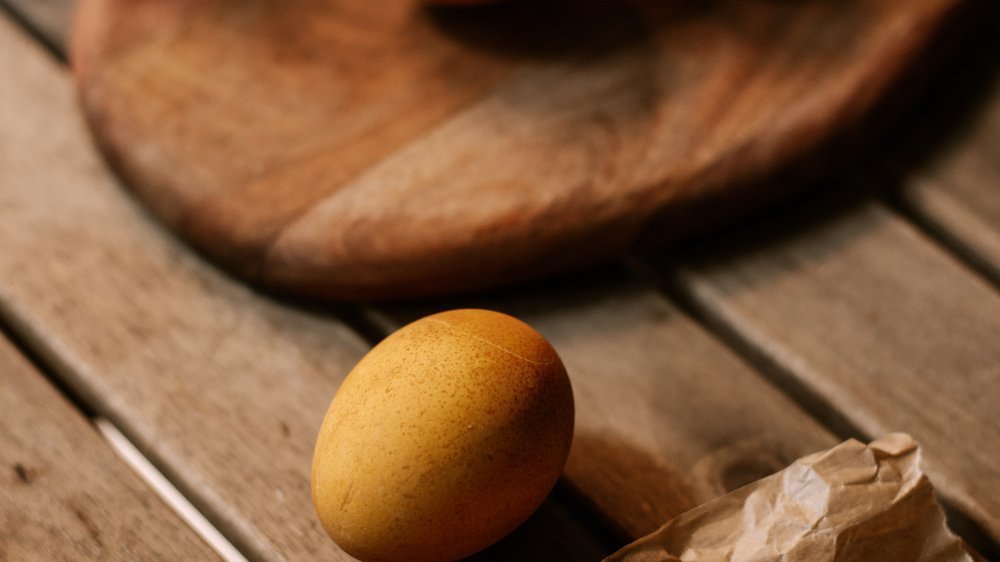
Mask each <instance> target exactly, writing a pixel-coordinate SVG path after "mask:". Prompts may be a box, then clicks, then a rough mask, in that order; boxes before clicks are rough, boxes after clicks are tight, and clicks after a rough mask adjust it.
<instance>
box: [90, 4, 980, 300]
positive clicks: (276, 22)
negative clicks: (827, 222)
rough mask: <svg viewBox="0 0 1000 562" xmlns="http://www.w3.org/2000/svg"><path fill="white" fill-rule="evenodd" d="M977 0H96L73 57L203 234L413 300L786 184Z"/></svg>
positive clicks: (145, 169)
mask: <svg viewBox="0 0 1000 562" xmlns="http://www.w3.org/2000/svg"><path fill="white" fill-rule="evenodd" d="M966 4H967V2H966V1H963V0H891V1H887V0H853V1H850V2H847V3H845V2H843V1H832V0H807V1H800V2H792V3H788V2H773V1H770V0H750V1H748V0H731V1H728V0H727V1H721V2H712V3H709V4H697V5H695V4H691V3H676V2H661V1H657V0H635V1H631V2H625V3H622V2H608V1H605V0H585V1H574V2H562V1H550V2H515V3H509V4H501V5H496V6H492V7H485V8H481V9H476V10H466V11H455V10H437V11H433V10H427V9H421V8H420V7H419V5H418V3H417V2H415V1H414V0H409V1H400V0H382V1H370V0H340V1H337V2H330V1H307V0H300V1H294V2H278V1H273V0H272V1H266V2H254V3H246V2H231V1H228V0H211V1H190V0H189V1H181V2H178V1H173V0H170V1H167V0H145V1H141V2H137V1H134V0H85V1H84V2H82V3H81V5H80V8H81V9H80V10H79V11H78V15H77V18H76V24H75V30H74V31H75V33H74V41H73V48H72V53H71V54H72V57H71V58H72V59H73V61H74V67H75V70H76V74H77V79H78V82H79V85H80V88H81V91H82V96H83V100H84V107H85V109H86V112H87V114H88V116H89V120H90V123H91V125H92V127H93V129H94V131H95V133H96V135H97V137H98V138H99V140H100V141H101V143H102V145H103V147H104V149H105V151H106V153H107V155H108V156H109V157H110V159H111V161H112V162H113V163H114V164H115V165H116V166H117V168H118V169H119V171H120V172H121V173H122V174H123V175H124V177H125V178H126V180H127V182H128V183H129V184H130V186H131V187H132V188H133V189H134V190H135V192H136V193H137V194H138V195H139V197H140V198H141V199H142V200H143V201H144V202H145V203H146V204H148V205H149V206H150V207H151V208H152V209H153V210H154V211H155V213H156V214H157V215H159V217H160V218H162V219H163V220H164V221H165V222H166V224H168V225H169V226H170V227H171V228H173V229H174V230H176V231H177V232H179V233H180V235H181V236H182V237H183V238H185V239H186V240H188V241H189V242H191V243H192V244H193V245H194V246H196V247H197V248H198V249H200V250H201V251H203V252H204V253H206V254H207V255H209V256H211V257H212V258H214V259H215V260H217V261H219V262H220V263H222V264H223V265H225V266H226V267H228V268H229V269H231V270H232V271H234V272H237V273H238V274H240V275H242V276H244V277H246V278H248V279H251V280H253V281H255V282H258V283H261V284H264V285H267V286H270V287H275V288H278V289H281V290H284V291H290V292H297V293H304V294H309V295H319V296H325V297H331V298H337V299H342V298H361V297H366V298H367V297H378V298H384V297H405V296H413V295H422V294H429V293H444V292H448V291H455V290H469V289H473V288H477V287H483V286H488V285H496V284H499V283H502V282H506V281H510V280H513V279H519V278H524V277H528V276H532V275H537V274H541V273H546V272H550V271H553V270H557V269H562V268H567V267H572V266H576V265H579V264H581V263H586V262H593V261H595V260H599V259H602V258H605V257H607V256H610V255H613V254H615V253H617V252H619V251H620V250H622V249H623V248H625V247H627V246H628V245H630V244H631V243H632V242H634V241H635V240H636V239H637V238H657V239H658V238H661V237H666V236H671V235H678V234H680V233H682V232H685V231H688V230H690V229H692V228H694V227H696V226H698V225H701V224H705V223H710V222H712V221H715V220H718V219H720V218H721V217H723V216H726V215H729V214H732V213H735V212H745V211H746V210H747V209H748V208H751V207H753V206H754V205H755V204H758V203H762V202H764V201H767V200H770V199H772V198H773V197H774V196H776V195H777V192H779V191H783V190H788V189H791V188H792V187H793V186H795V185H797V184H799V183H801V181H802V179H803V178H804V177H807V176H810V175H813V174H815V173H818V171H819V170H820V169H825V168H829V167H831V166H833V165H834V164H835V162H836V161H837V160H838V156H839V157H840V158H843V157H844V154H843V152H844V151H846V150H848V147H849V145H851V144H853V143H852V142H851V141H852V140H857V139H856V138H855V137H858V138H861V137H865V136H868V135H869V134H870V133H871V129H870V127H869V126H870V125H871V118H872V117H873V116H872V115H871V113H872V110H873V108H874V107H875V106H876V105H877V104H878V102H879V101H880V100H881V99H882V98H883V95H884V94H885V93H886V92H887V91H888V90H889V89H890V88H891V87H892V85H893V84H894V82H895V81H896V79H898V78H899V77H900V76H901V75H904V74H905V73H906V72H907V70H908V69H909V67H910V66H911V65H912V64H913V63H914V62H916V61H918V60H921V55H922V54H923V53H924V50H925V49H926V48H928V47H929V44H930V43H931V42H932V41H933V39H934V38H935V37H936V36H937V34H938V32H939V31H940V28H941V26H942V25H945V22H947V21H948V20H949V19H950V18H951V16H953V15H954V14H955V13H956V12H958V11H959V9H960V8H963V7H965V6H966ZM773 176H777V177H780V178H781V179H780V181H765V180H767V179H770V178H773Z"/></svg>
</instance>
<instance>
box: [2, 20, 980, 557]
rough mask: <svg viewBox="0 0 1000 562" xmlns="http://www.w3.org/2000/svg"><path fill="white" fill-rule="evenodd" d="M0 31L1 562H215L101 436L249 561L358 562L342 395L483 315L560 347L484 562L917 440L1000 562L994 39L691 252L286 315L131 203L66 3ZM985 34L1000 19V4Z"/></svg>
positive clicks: (618, 534)
mask: <svg viewBox="0 0 1000 562" xmlns="http://www.w3.org/2000/svg"><path fill="white" fill-rule="evenodd" d="M4 3H5V4H6V6H7V8H8V10H9V13H4V14H0V131H3V133H2V134H0V318H2V328H3V339H2V340H0V389H2V391H0V471H2V472H3V474H4V475H5V476H4V477H3V480H2V481H0V560H24V559H38V560H54V559H101V560H104V559H129V560H132V559H170V560H195V559H210V558H213V557H215V556H216V555H215V554H214V552H213V550H212V549H210V548H209V547H208V546H207V545H206V543H205V542H204V541H203V540H202V539H201V538H199V536H198V535H197V534H195V532H193V531H192V530H191V528H190V527H189V526H187V525H185V523H184V521H183V520H182V519H181V518H180V517H179V516H178V515H176V514H175V513H174V511H172V510H170V509H169V508H168V507H167V505H166V504H165V503H163V502H161V501H160V500H159V499H158V498H157V496H156V495H155V494H154V492H153V491H152V490H151V488H150V487H149V486H148V485H147V483H146V482H145V481H144V480H143V479H141V478H140V477H138V476H136V475H135V474H134V473H133V472H131V471H130V470H129V469H128V468H127V467H126V466H125V465H124V464H123V463H122V462H121V461H120V460H119V459H118V458H117V457H116V455H115V454H114V452H113V450H112V448H111V447H110V446H109V445H108V444H107V443H106V442H105V441H104V440H103V439H102V438H101V437H100V434H99V433H98V432H97V430H96V429H95V427H94V425H93V423H91V422H92V420H93V419H101V420H107V422H105V423H110V424H112V425H113V426H115V427H117V428H118V429H119V430H120V431H121V432H122V433H123V434H124V435H125V436H127V437H128V438H129V439H130V440H131V441H132V442H133V443H134V444H135V445H136V446H137V447H138V449H139V450H140V451H141V452H142V453H143V454H144V455H145V456H146V457H147V458H148V459H149V460H151V461H152V463H153V464H154V465H155V466H156V467H157V468H158V469H159V470H160V471H161V472H162V473H163V475H165V476H166V478H167V479H168V480H169V481H170V482H171V483H172V484H173V485H174V486H176V488H177V489H178V490H179V491H180V493H181V494H183V496H185V497H186V498H187V499H188V500H189V501H190V502H191V503H192V504H193V505H194V506H195V507H196V508H197V509H198V510H199V511H200V512H201V513H202V514H204V516H205V517H206V518H207V520H208V521H209V522H210V524H211V525H212V526H214V528H215V529H217V530H218V531H219V532H221V534H222V535H223V536H224V537H225V538H226V539H228V541H230V542H231V543H232V544H233V545H234V546H235V547H236V549H238V550H239V551H240V552H241V553H242V554H243V555H244V556H245V557H246V558H248V559H251V560H319V559H322V560H345V559H349V557H347V556H346V555H345V554H343V553H342V552H340V551H339V550H338V549H337V548H336V546H335V545H334V544H333V543H332V542H331V541H330V540H329V539H328V538H327V537H326V536H325V534H324V533H323V531H322V530H321V528H320V527H319V524H318V522H317V520H316V518H315V517H314V515H313V509H312V506H311V504H310V499H309V479H308V478H309V463H310V458H311V454H312V446H313V443H314V439H315V435H316V431H317V428H318V427H319V423H320V420H321V418H322V416H323V413H324V412H325V409H326V407H327V405H328V403H329V401H330V399H331V397H332V395H333V393H334V391H335V390H336V388H337V384H338V382H339V381H340V380H341V378H342V377H343V376H344V375H345V374H346V373H347V371H348V370H349V369H350V368H351V366H353V364H354V362H355V361H357V360H358V359H359V358H360V357H361V356H362V355H363V354H364V353H365V352H366V351H367V350H368V349H369V348H370V347H371V346H372V345H373V343H374V342H376V341H378V339H380V338H381V337H383V336H384V335H385V334H386V333H388V332H389V331H391V330H392V329H394V328H395V327H398V326H399V325H400V324H401V323H403V322H406V321H408V320H410V319H413V318H415V317H417V316H419V315H421V314H424V313H427V312H431V311H434V310H438V309H442V308H448V307H457V306H481V307H489V308H495V309H500V310H504V311H507V312H510V313H512V314H515V315H517V316H519V317H521V318H523V319H525V320H526V321H528V322H529V323H531V324H533V325H534V326H536V327H537V328H538V329H539V330H540V331H541V332H542V333H543V334H544V335H545V336H547V337H548V338H549V339H550V340H551V341H552V343H553V344H554V345H555V346H556V348H557V349H558V351H559V352H560V354H561V355H562V357H563V358H564V360H565V362H566V364H567V367H568V369H569V372H570V375H571V377H572V380H573V385H574V392H575V396H576V402H577V433H576V438H575V442H574V445H573V450H572V452H571V455H570V460H569V463H568V465H567V467H566V471H565V476H564V478H563V481H562V483H561V484H560V485H559V486H558V487H557V489H556V491H555V493H554V494H553V495H552V497H551V498H550V499H549V500H548V501H547V502H546V504H545V506H544V507H543V509H542V510H540V511H539V513H538V514H537V515H536V516H534V517H533V518H532V519H531V520H530V521H529V522H528V523H527V524H526V525H524V526H523V527H522V528H521V529H520V530H518V531H517V532H516V533H514V535H512V536H511V537H509V538H508V539H506V540H505V541H503V542H502V543H500V544H499V545H497V546H496V547H494V548H492V549H490V550H488V551H487V552H485V553H483V554H482V555H481V556H480V558H482V559H485V560H489V559H497V560H506V559H518V560H564V559H573V560H576V559H579V560H595V559H598V558H599V557H600V556H602V555H604V554H607V553H609V552H610V551H612V550H614V549H615V548H617V547H618V546H620V545H621V544H623V543H624V542H625V541H627V540H628V539H629V538H631V537H636V536H639V535H642V534H644V533H647V532H649V531H652V530H653V529H655V528H656V527H658V526H659V524H661V523H662V522H663V521H664V520H665V519H667V518H669V517H670V516H672V515H674V514H677V513H679V512H681V511H683V510H685V509H687V508H690V507H692V506H694V505H697V504H699V503H702V502H704V501H706V500H708V499H711V498H713V497H715V496H718V495H719V494H721V493H724V492H726V491H727V490H731V489H734V488H735V487H738V486H740V485H742V484H745V483H747V482H749V481H752V480H754V479H757V478H760V477H762V476H764V475H766V474H768V473H771V472H773V471H775V470H777V469H779V468H781V467H783V466H785V465H786V464H788V463H789V462H790V461H792V460H793V459H795V458H796V457H798V456H801V455H803V454H805V453H809V452H812V451H815V450H818V449H821V448H825V447H828V446H830V445H832V444H834V443H836V442H837V441H838V440H841V439H843V438H845V437H851V436H854V437H861V438H865V439H868V438H871V437H873V436H878V435H881V434H884V433H887V432H890V431H907V432H909V433H911V434H913V435H914V436H915V437H916V438H917V439H918V440H919V441H920V442H922V444H923V446H924V461H925V468H926V470H927V472H928V474H929V475H930V477H931V478H932V480H933V482H934V484H935V486H936V487H937V488H938V490H939V491H940V494H941V496H942V499H943V500H944V501H945V502H946V503H947V505H948V507H949V514H950V521H951V524H952V526H953V527H954V528H955V529H956V530H957V531H959V532H960V533H961V534H962V535H963V536H964V537H965V538H966V539H967V540H968V541H970V542H971V543H972V544H973V545H975V546H976V547H977V548H978V549H979V550H980V551H982V552H983V553H985V554H987V555H992V556H998V550H997V544H998V543H1000V63H998V61H1000V39H998V37H1000V34H998V31H1000V25H998V24H1000V17H992V18H984V22H985V23H983V24H982V25H981V26H980V28H979V29H977V30H976V31H975V33H972V34H970V35H969V36H968V37H966V38H965V41H964V43H965V45H964V46H963V47H962V48H961V49H960V51H959V52H958V53H957V55H956V56H954V57H953V58H952V59H950V62H949V63H948V64H946V65H945V68H943V69H942V72H940V73H939V74H938V75H937V78H936V80H935V82H934V85H933V86H932V87H931V91H930V92H929V93H928V94H927V95H925V96H923V97H922V100H923V101H920V102H919V103H918V104H917V107H916V109H914V110H912V111H910V112H909V113H908V118H907V119H906V120H905V121H906V122H905V124H904V125H903V126H901V127H900V128H898V129H897V130H896V131H895V132H894V133H893V134H892V135H891V138H889V139H888V140H887V142H885V143H883V145H882V147H883V148H882V149H880V150H879V151H877V153H876V154H873V155H872V158H871V159H870V160H869V161H866V162H858V163H856V164H855V165H852V166H850V167H849V169H847V170H845V171H844V173H842V174H840V175H838V176H837V177H831V178H829V180H828V181H827V182H826V183H825V184H823V185H820V186H817V187H816V188H815V189H813V190H812V191H810V192H809V193H808V194H806V195H804V196H802V197H799V198H798V199H797V200H795V201H792V202H790V203H787V204H785V205H783V206H781V207H780V208H776V209H773V210H772V211H770V212H768V213H766V214H764V215H761V216H758V217H755V218H753V219H751V220H747V221H744V222H742V223H740V224H737V225H733V226H732V227H730V228H728V229H727V230H725V231H721V232H717V233H714V234H713V235H711V236H706V237H702V238H701V239H699V240H696V241H693V242H689V243H687V244H683V245H681V246H679V247H675V248H674V249H672V250H665V251H661V252H657V253H650V254H644V255H636V256H631V257H630V258H629V259H627V260H624V261H623V262H621V263H616V264H608V265H607V266H605V267H603V268H600V269H598V270H592V271H587V272H583V273H577V274H575V275H570V276H566V277H563V278H558V279H552V280H548V281H545V282H541V283H537V284H533V285H530V286H521V287H517V288H511V289H508V290H503V291H497V292H493V293H490V294H481V295H475V296H472V297H465V298H461V299H453V300H441V301H434V302H422V303H417V304H412V305H407V306H391V307H387V306H324V305H316V304H308V303H299V302H287V301H281V300H279V299H276V298H274V297H271V296H268V295H264V294H260V293H259V292H256V291H254V290H252V289H250V288H248V287H246V286H245V285H243V284H241V283H239V282H237V281H235V280H233V279H232V278H230V277H228V276H226V275H225V274H223V273H221V272H220V271H219V270H218V269H216V268H215V267H213V266H212V265H210V264H209V263H206V262H205V261H203V260H202V259H201V258H200V257H199V256H197V255H196V254H194V253H193V252H191V251H190V250H189V249H188V248H187V247H185V246H183V245H182V244H181V243H179V242H178V241H177V240H176V239H175V238H173V237H172V236H171V235H170V234H169V233H167V232H166V231H165V230H164V229H163V228H162V227H161V226H160V225H158V224H157V223H156V222H155V221H153V220H152V219H151V218H150V217H149V216H148V215H147V214H146V212H145V211H144V210H143V209H142V208H141V207H139V206H138V205H137V203H136V202H135V201H134V200H133V199H132V198H131V197H130V196H129V195H128V194H127V192H126V191H124V190H123V189H122V188H121V186H120V185H118V183H117V180H116V179H115V177H114V176H113V175H112V174H111V173H110V172H109V171H108V169H107V167H106V165H105V164H104V163H103V161H102V160H101V158H100V157H99V156H98V155H97V153H96V151H95V149H94V147H93V145H92V143H91V140H90V138H89V136H88V133H87V131H86V130H85V128H84V126H83V124H82V121H81V117H80V114H79V111H78V108H77V106H76V100H75V93H74V90H73V86H72V84H71V81H70V78H69V75H68V72H67V69H66V67H65V64H64V61H63V60H62V58H61V53H62V49H63V45H64V43H65V37H66V31H65V30H66V22H67V20H68V14H69V11H70V10H71V8H72V6H71V4H72V2H71V1H69V0H6V1H5V2H4ZM993 15H994V16H995V15H996V12H995V11H994V14H993Z"/></svg>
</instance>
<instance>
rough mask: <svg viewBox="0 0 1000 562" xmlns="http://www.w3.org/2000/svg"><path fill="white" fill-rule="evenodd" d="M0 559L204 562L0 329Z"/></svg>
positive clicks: (189, 535)
mask: <svg viewBox="0 0 1000 562" xmlns="http://www.w3.org/2000/svg"><path fill="white" fill-rule="evenodd" d="M0 471H2V474H3V476H2V477H0V560H10V561H14V560H18V561H23V562H27V561H31V560H37V561H39V562H42V561H44V562H48V561H51V560H212V559H218V556H216V555H215V553H214V552H213V551H212V550H211V549H210V548H209V547H208V546H207V545H206V544H205V543H203V542H202V541H201V539H200V538H198V536H197V535H195V534H194V532H193V531H192V530H191V529H190V528H188V527H187V525H185V523H184V522H183V521H181V520H180V518H178V517H177V516H176V515H175V514H174V513H173V512H172V511H170V509H169V508H168V507H167V506H166V505H165V504H163V503H162V502H161V501H160V499H159V498H157V497H156V495H155V494H153V492H152V491H151V490H150V489H149V488H147V487H146V485H145V484H144V483H143V482H142V481H141V480H139V478H138V477H137V476H136V475H135V474H133V473H132V472H131V471H130V470H129V469H128V467H126V466H125V465H124V464H123V463H122V462H121V461H120V460H118V459H117V458H116V457H115V455H114V453H113V452H112V450H111V448H110V447H109V446H108V444H107V443H105V442H104V440H103V439H102V438H101V436H100V435H99V434H98V433H97V431H96V429H95V428H94V426H93V425H91V424H90V423H89V422H88V421H87V420H86V418H84V417H83V416H82V415H81V414H80V413H79V412H78V411H75V410H74V408H73V406H72V405H71V404H69V403H68V402H67V401H66V399H65V398H63V397H62V396H60V394H59V392H58V391H57V390H56V389H55V388H53V387H52V386H51V385H50V384H49V382H48V381H46V380H45V377H44V376H43V375H42V374H41V373H39V372H38V371H36V370H35V369H34V367H33V366H32V365H31V364H30V363H28V361H27V360H26V359H25V358H24V357H23V356H21V355H20V354H19V353H18V352H17V350H16V349H14V347H13V346H12V345H11V344H10V342H9V341H7V339H6V338H4V337H3V336H2V335H0Z"/></svg>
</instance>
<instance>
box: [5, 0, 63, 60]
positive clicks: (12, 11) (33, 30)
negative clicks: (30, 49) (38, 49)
mask: <svg viewBox="0 0 1000 562" xmlns="http://www.w3.org/2000/svg"><path fill="white" fill-rule="evenodd" d="M0 12H3V13H6V14H7V16H9V17H10V19H11V20H13V21H14V23H15V24H17V26H18V27H20V28H21V30H22V31H24V32H25V33H27V34H28V35H30V36H31V38H32V39H34V40H35V41H36V42H37V43H38V44H39V45H41V46H42V47H44V49H45V51H46V52H48V53H49V55H51V56H52V58H54V59H56V60H57V61H59V62H60V63H61V64H63V65H66V64H67V62H68V61H67V59H66V54H65V53H64V52H63V49H62V45H58V44H56V43H55V42H54V41H53V39H52V38H51V37H50V36H49V35H47V34H46V33H45V31H44V30H43V29H42V28H41V27H39V26H37V25H35V21H34V20H33V19H32V18H31V16H30V15H28V14H25V13H23V12H21V10H20V9H18V7H17V6H14V5H12V4H10V3H9V2H7V1H5V0H0Z"/></svg>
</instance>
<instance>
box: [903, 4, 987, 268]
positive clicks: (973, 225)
mask: <svg viewBox="0 0 1000 562" xmlns="http://www.w3.org/2000/svg"><path fill="white" fill-rule="evenodd" d="M991 9H992V12H991V14H989V17H984V18H983V19H982V22H981V25H979V26H978V27H977V28H976V29H975V30H974V32H973V33H970V35H969V37H967V38H966V39H967V40H966V46H965V47H964V48H963V49H962V50H961V51H960V52H959V53H958V54H957V56H956V57H955V58H954V60H953V61H952V64H950V65H948V66H947V68H946V69H945V71H944V72H942V73H941V76H940V78H939V79H938V80H937V81H936V84H935V88H934V89H932V91H931V92H930V93H929V95H928V96H927V98H926V100H925V101H924V102H923V103H922V105H921V106H919V107H917V108H916V110H915V111H914V112H913V114H912V117H913V118H912V119H911V120H910V126H909V127H908V128H907V129H906V130H904V131H902V133H901V135H900V137H901V138H902V139H906V140H907V141H908V142H907V143H905V145H904V146H903V147H902V149H901V150H900V153H901V154H898V155H896V158H894V159H893V161H892V162H891V163H890V170H891V173H892V174H893V175H894V176H895V178H897V181H898V182H899V183H900V190H899V193H898V197H899V199H900V200H901V202H902V204H903V205H904V206H905V207H906V208H907V209H908V211H909V212H912V213H914V214H915V215H916V216H918V217H919V218H920V219H921V221H922V222H923V223H925V224H927V225H929V226H930V227H931V228H932V229H933V230H934V231H935V233H936V234H937V235H938V236H940V237H942V238H944V239H945V240H946V241H947V242H948V243H949V244H951V245H952V246H954V247H956V248H957V249H959V251H961V252H962V253H963V254H965V255H966V257H968V258H969V259H970V260H971V261H972V262H973V263H974V264H975V265H976V266H977V267H978V268H979V269H980V270H982V271H984V272H985V273H986V274H987V275H989V276H990V277H991V278H992V279H993V280H994V282H996V283H1000V5H997V4H996V3H995V2H994V3H991ZM945 109H947V111H946V110H945Z"/></svg>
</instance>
